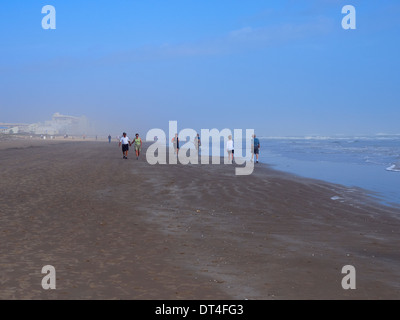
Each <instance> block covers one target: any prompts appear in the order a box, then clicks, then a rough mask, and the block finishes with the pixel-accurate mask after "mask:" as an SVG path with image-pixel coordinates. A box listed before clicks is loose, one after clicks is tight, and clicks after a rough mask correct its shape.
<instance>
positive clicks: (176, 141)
mask: <svg viewBox="0 0 400 320" xmlns="http://www.w3.org/2000/svg"><path fill="white" fill-rule="evenodd" d="M171 142H172V144H173V146H174V153H175V154H176V155H178V153H179V137H178V134H177V133H175V137H173V138H172V140H171ZM193 144H194V146H195V148H196V151H197V153H198V152H199V148H200V147H201V140H200V135H199V134H197V135H196V137H195V138H194V141H193Z"/></svg>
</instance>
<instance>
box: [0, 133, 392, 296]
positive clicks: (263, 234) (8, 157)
mask: <svg viewBox="0 0 400 320" xmlns="http://www.w3.org/2000/svg"><path fill="white" fill-rule="evenodd" d="M144 151H145V148H144ZM144 155H145V154H144V153H143V154H142V157H141V159H139V160H138V161H137V160H136V159H135V158H134V157H133V152H132V151H131V153H130V158H129V159H128V160H123V159H122V154H121V151H120V149H119V148H118V147H117V144H116V143H115V142H113V143H111V144H108V143H106V142H93V141H92V142H89V141H85V142H77V141H74V142H73V141H42V140H35V141H29V140H19V141H0V188H1V193H0V268H1V272H0V299H200V300H202V299H257V300H267V299H399V298H400V268H399V267H398V266H399V264H400V251H399V249H398V244H399V239H400V234H399V230H400V220H399V217H400V210H398V209H394V208H388V207H384V206H381V205H379V204H376V203H374V202H372V201H370V200H369V199H368V198H367V197H365V196H363V194H362V193H361V192H358V191H355V190H349V189H347V188H345V187H342V186H338V185H333V184H329V183H325V182H322V181H317V180H312V179H305V178H300V177H296V176H293V175H290V174H286V173H282V172H279V171H275V170H273V169H271V168H269V167H268V166H267V165H259V166H257V167H256V169H255V172H254V173H253V174H252V175H251V176H235V174H234V166H233V165H186V166H185V165H155V166H151V165H149V164H148V163H147V162H146V160H145V157H144ZM332 197H340V199H338V200H332V199H331V198H332ZM44 265H53V266H54V267H55V268H56V272H57V289H56V290H43V289H42V287H41V281H42V277H43V276H44V275H42V274H41V269H42V267H43V266H44ZM344 265H353V266H354V267H355V268H356V272H357V273H356V276H357V277H356V284H357V289H356V290H344V289H342V286H341V281H342V278H343V277H344V275H343V274H341V269H342V267H343V266H344Z"/></svg>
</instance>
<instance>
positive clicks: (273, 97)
mask: <svg viewBox="0 0 400 320" xmlns="http://www.w3.org/2000/svg"><path fill="white" fill-rule="evenodd" d="M47 4H50V5H53V6H54V7H55V8H56V11H57V16H56V18H57V29H56V30H43V29H42V27H41V20H42V18H43V17H44V14H42V13H41V9H42V7H43V6H44V5H47ZM347 4H351V5H353V6H355V8H356V10H357V29H356V30H343V29H342V27H341V21H342V18H343V16H344V15H343V14H342V13H341V10H342V7H343V6H344V5H347ZM399 16H400V3H399V2H398V1H396V0H382V1H377V0H375V1H370V0H363V1H361V0H358V1H355V0H354V1H353V0H350V1H347V0H346V1H341V0H286V1H285V0H276V1H265V0H263V1H258V0H251V1H239V0H213V1H209V0H203V1H199V0H197V1H194V0H180V1H177V0H168V1H165V0H159V1H154V0H146V1H143V0H141V1H134V0H133V1H128V0H124V1H123V0H116V1H115V0H114V1H101V0H100V1H99V0H97V1H92V0H90V1H84V2H83V3H82V2H80V1H74V0H70V1H65V0H64V1H59V0H48V1H46V2H44V1H37V0H29V1H28V0H25V1H21V0H13V1H11V0H9V1H2V4H1V10H0V122H36V121H43V120H47V119H50V118H51V115H52V114H53V113H55V112H60V113H64V114H70V115H76V116H80V115H86V116H87V117H88V118H89V119H91V120H93V121H94V122H95V123H96V127H97V130H98V132H99V134H103V133H108V132H110V133H112V134H113V135H114V134H118V133H120V132H121V131H123V130H124V131H127V132H133V131H139V132H142V135H143V136H144V135H145V133H146V132H147V130H149V129H151V128H156V127H160V128H163V129H166V128H167V126H168V121H169V120H177V121H178V127H179V129H183V128H194V129H196V130H200V129H201V128H210V129H211V128H218V129H223V128H230V129H234V128H242V129H246V128H253V129H255V130H256V133H258V134H259V135H261V136H277V135H279V136H288V135H311V134H315V135H332V134H346V135H352V134H376V133H383V132H384V133H400V129H399V125H398V122H399V120H398V119H399V116H400V108H399V101H400V90H399V74H400V62H399V57H400V44H399V39H400V19H399V18H398V17H399Z"/></svg>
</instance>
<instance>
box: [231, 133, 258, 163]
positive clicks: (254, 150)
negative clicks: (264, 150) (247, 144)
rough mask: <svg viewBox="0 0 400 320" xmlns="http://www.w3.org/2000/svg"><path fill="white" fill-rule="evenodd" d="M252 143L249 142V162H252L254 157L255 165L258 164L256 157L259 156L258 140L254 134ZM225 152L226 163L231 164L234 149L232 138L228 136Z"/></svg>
mask: <svg viewBox="0 0 400 320" xmlns="http://www.w3.org/2000/svg"><path fill="white" fill-rule="evenodd" d="M252 138H253V139H252V141H251V160H250V161H251V162H253V158H254V155H256V163H258V155H259V154H260V147H261V144H260V140H259V139H258V138H257V137H256V135H255V134H253V135H252ZM226 151H227V152H228V161H230V162H233V161H234V159H233V158H234V154H235V148H234V144H233V140H232V136H231V135H230V136H228V142H227V143H226Z"/></svg>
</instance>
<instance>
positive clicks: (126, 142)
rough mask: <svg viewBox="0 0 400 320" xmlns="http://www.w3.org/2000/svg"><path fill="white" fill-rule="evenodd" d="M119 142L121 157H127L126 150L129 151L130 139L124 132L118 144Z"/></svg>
mask: <svg viewBox="0 0 400 320" xmlns="http://www.w3.org/2000/svg"><path fill="white" fill-rule="evenodd" d="M121 144H122V159H128V151H129V145H130V144H131V140H130V139H129V138H128V137H127V136H126V133H125V132H124V133H123V134H122V137H121V139H120V140H119V146H121Z"/></svg>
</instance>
